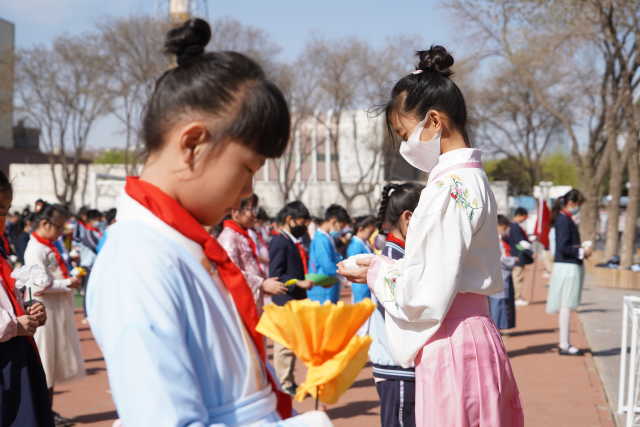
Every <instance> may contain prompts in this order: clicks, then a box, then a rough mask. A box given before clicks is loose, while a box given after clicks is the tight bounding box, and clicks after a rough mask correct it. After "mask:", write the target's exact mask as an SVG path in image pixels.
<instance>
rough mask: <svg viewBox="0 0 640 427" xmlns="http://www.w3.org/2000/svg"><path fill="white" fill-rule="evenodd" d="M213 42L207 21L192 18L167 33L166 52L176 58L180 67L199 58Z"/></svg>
mask: <svg viewBox="0 0 640 427" xmlns="http://www.w3.org/2000/svg"><path fill="white" fill-rule="evenodd" d="M210 40H211V27H210V26H209V24H208V23H207V21H205V20H203V19H200V18H192V19H189V20H188V21H186V22H185V23H184V24H182V25H181V26H179V27H177V28H173V29H172V30H170V31H169V32H168V33H167V39H166V41H165V43H164V48H165V51H166V52H167V53H169V54H173V55H175V56H176V61H177V63H178V65H184V64H186V63H187V62H189V61H191V60H193V59H194V58H197V57H198V56H200V55H202V54H203V53H204V48H205V47H206V46H207V44H209V41H210Z"/></svg>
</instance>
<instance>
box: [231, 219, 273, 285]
mask: <svg viewBox="0 0 640 427" xmlns="http://www.w3.org/2000/svg"><path fill="white" fill-rule="evenodd" d="M222 226H223V227H225V228H230V229H231V230H233V231H235V232H236V233H238V234H241V235H242V237H244V238H245V240H246V241H247V243H249V247H250V248H251V252H252V253H253V258H254V259H255V260H256V265H257V266H258V269H260V273H262V274H263V275H264V272H263V271H262V267H261V266H260V258H259V257H258V246H257V245H256V242H254V241H253V239H252V238H251V236H250V235H249V232H248V231H247V229H246V228H244V227H242V226H241V225H240V224H238V223H237V222H235V221H234V220H232V219H227V220H225V221H224V222H223V223H222Z"/></svg>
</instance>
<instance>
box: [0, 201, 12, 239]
mask: <svg viewBox="0 0 640 427" xmlns="http://www.w3.org/2000/svg"><path fill="white" fill-rule="evenodd" d="M12 202H13V193H12V192H11V191H5V192H1V193H0V234H3V233H4V227H5V224H6V222H7V216H8V215H9V208H11V203H12Z"/></svg>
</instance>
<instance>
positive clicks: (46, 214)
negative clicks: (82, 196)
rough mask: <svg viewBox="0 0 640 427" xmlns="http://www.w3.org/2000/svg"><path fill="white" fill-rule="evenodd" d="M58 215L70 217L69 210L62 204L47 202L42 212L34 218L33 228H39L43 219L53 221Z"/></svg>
mask: <svg viewBox="0 0 640 427" xmlns="http://www.w3.org/2000/svg"><path fill="white" fill-rule="evenodd" d="M56 216H63V217H65V218H68V217H69V216H71V214H70V213H69V211H68V210H67V209H66V208H65V207H64V206H62V205H58V204H50V203H45V205H44V206H43V207H42V209H41V210H40V212H39V213H38V214H36V216H35V218H34V225H33V228H34V229H35V228H38V226H39V225H40V223H41V222H42V221H46V222H51V221H53V219H54V218H55V217H56Z"/></svg>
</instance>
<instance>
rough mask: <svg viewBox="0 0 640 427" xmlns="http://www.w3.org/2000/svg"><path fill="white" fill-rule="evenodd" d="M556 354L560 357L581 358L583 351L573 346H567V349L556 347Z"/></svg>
mask: <svg viewBox="0 0 640 427" xmlns="http://www.w3.org/2000/svg"><path fill="white" fill-rule="evenodd" d="M558 354H559V355H560V356H582V355H583V354H584V351H582V350H580V349H579V348H575V347H574V346H569V347H568V348H562V347H558Z"/></svg>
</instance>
